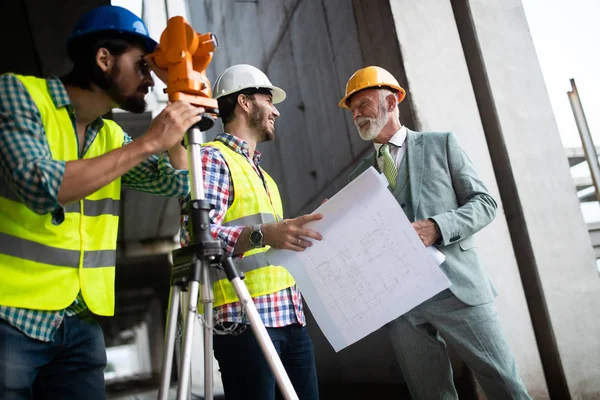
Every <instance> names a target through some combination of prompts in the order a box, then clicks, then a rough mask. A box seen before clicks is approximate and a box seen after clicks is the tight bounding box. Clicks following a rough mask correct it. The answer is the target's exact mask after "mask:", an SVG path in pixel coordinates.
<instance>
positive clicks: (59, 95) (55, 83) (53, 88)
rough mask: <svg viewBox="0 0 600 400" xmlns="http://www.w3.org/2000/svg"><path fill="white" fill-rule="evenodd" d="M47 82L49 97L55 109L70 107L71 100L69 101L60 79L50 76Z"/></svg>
mask: <svg viewBox="0 0 600 400" xmlns="http://www.w3.org/2000/svg"><path fill="white" fill-rule="evenodd" d="M47 82H48V91H49V92H50V97H51V98H52V101H53V102H54V105H55V106H56V108H61V107H66V106H70V105H71V99H69V94H68V93H67V89H65V86H64V85H63V84H62V82H61V81H60V79H59V78H58V77H56V76H51V77H50V78H48V79H47Z"/></svg>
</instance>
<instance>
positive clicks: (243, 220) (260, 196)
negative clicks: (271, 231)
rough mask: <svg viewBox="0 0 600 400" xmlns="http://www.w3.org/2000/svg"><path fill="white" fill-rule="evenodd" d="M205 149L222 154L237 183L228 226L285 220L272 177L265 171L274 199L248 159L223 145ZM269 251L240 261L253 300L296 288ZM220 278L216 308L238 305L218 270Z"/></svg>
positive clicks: (251, 252)
mask: <svg viewBox="0 0 600 400" xmlns="http://www.w3.org/2000/svg"><path fill="white" fill-rule="evenodd" d="M204 146H211V147H214V148H216V149H218V150H219V151H220V153H221V155H222V156H223V158H224V159H225V161H226V163H227V166H228V168H229V174H230V177H231V181H232V182H233V191H234V200H233V203H232V204H231V206H230V207H229V208H228V210H227V212H226V213H225V217H224V218H223V225H224V226H246V225H257V224H265V223H271V222H275V221H277V220H279V219H281V217H280V216H281V215H283V209H282V204H281V198H280V196H279V190H278V189H277V185H276V184H275V181H273V179H272V178H271V177H270V176H269V174H267V173H266V172H265V171H263V170H261V172H262V174H263V176H264V179H265V181H266V184H267V187H268V189H269V194H270V196H269V195H268V194H267V191H266V189H265V187H264V185H263V181H262V179H261V178H260V176H259V175H258V174H257V173H256V171H255V170H254V168H253V167H252V165H251V164H250V163H249V162H248V159H247V158H246V157H245V156H244V155H242V154H240V153H237V152H235V151H233V150H232V149H231V148H229V147H228V146H227V145H225V144H223V143H221V142H216V141H215V142H211V143H206V144H205V145H204ZM268 249H269V247H268V246H266V247H262V248H258V249H251V250H249V251H247V252H245V253H244V255H243V257H242V258H241V259H239V260H236V265H237V267H238V268H239V269H240V270H241V271H243V272H244V274H245V278H244V283H245V284H246V286H247V287H248V291H249V292H250V295H251V296H252V297H258V296H263V295H266V294H270V293H275V292H278V291H280V290H282V289H285V288H288V287H290V286H293V285H294V284H295V281H294V279H293V278H292V276H291V275H290V274H289V272H288V271H287V270H286V269H285V268H283V267H281V266H276V265H270V264H269V262H268V261H267V259H266V257H265V253H266V251H267V250H268ZM216 275H217V279H218V280H217V281H216V282H215V284H214V303H213V304H214V306H215V307H218V306H220V305H223V304H228V303H233V302H235V301H237V296H236V294H235V291H234V289H233V287H232V286H231V283H230V282H229V281H228V280H227V279H226V278H225V275H224V274H223V273H222V271H219V270H217V272H216Z"/></svg>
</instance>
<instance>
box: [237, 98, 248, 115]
mask: <svg viewBox="0 0 600 400" xmlns="http://www.w3.org/2000/svg"><path fill="white" fill-rule="evenodd" d="M237 104H238V106H240V108H241V109H242V110H244V111H245V112H246V113H250V99H249V98H248V96H246V95H245V94H239V95H238V97H237Z"/></svg>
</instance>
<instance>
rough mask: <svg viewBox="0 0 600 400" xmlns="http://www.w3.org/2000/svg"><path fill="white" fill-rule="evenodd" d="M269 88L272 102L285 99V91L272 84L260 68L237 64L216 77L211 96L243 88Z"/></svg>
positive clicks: (216, 97) (224, 94) (279, 101)
mask: <svg viewBox="0 0 600 400" xmlns="http://www.w3.org/2000/svg"><path fill="white" fill-rule="evenodd" d="M250 88H256V89H269V90H271V94H272V95H273V104H277V103H281V102H282V101H283V100H285V92H284V91H283V90H281V89H280V88H278V87H277V86H273V85H272V84H271V81H270V80H269V78H267V75H265V73H264V72H262V71H261V70H260V69H258V68H256V67H253V66H252V65H248V64H237V65H234V66H232V67H229V68H227V69H226V70H225V71H223V73H222V74H221V75H219V77H218V78H217V80H216V82H215V85H214V88H213V96H214V98H215V99H218V98H220V97H223V96H227V95H228V94H231V93H236V92H239V91H241V90H244V89H250Z"/></svg>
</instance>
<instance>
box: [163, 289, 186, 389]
mask: <svg viewBox="0 0 600 400" xmlns="http://www.w3.org/2000/svg"><path fill="white" fill-rule="evenodd" d="M180 293H181V288H180V287H179V286H171V294H170V295H169V308H168V315H167V329H166V335H165V344H164V349H163V365H162V368H161V372H160V387H159V389H158V400H167V397H168V395H169V387H170V386H171V385H170V384H171V368H172V367H173V350H174V348H175V334H176V332H177V315H178V313H179V294H180Z"/></svg>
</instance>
